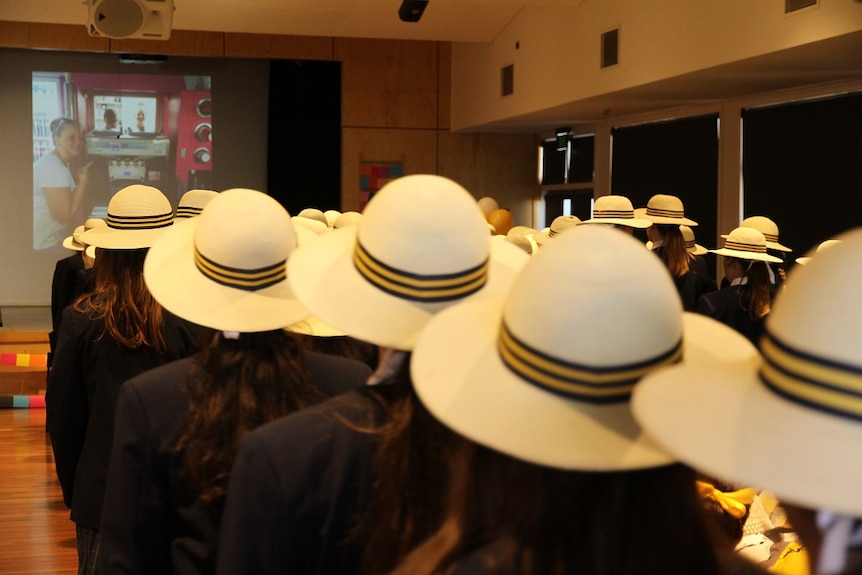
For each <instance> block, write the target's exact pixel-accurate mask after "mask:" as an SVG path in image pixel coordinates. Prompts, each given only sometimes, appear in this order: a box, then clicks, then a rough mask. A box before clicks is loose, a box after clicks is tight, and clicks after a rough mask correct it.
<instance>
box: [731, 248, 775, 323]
mask: <svg viewBox="0 0 862 575" xmlns="http://www.w3.org/2000/svg"><path fill="white" fill-rule="evenodd" d="M739 264H740V265H741V266H742V269H743V272H742V277H747V278H748V281H747V282H746V283H745V284H743V285H740V287H739V291H738V292H737V295H738V296H739V305H740V306H741V307H742V309H744V310H746V311H748V317H750V318H751V319H752V321H756V322H758V321H763V319H764V318H765V317H766V316H767V315H768V314H769V312H770V310H771V309H772V300H773V298H774V297H775V285H774V284H773V283H771V282H770V281H769V270H768V269H767V267H766V266H768V265H769V264H768V263H766V262H757V261H750V260H744V259H740V260H739Z"/></svg>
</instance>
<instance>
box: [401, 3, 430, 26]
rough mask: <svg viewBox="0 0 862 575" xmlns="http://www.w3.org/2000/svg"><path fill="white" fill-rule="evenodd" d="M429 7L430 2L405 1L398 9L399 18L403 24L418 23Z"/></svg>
mask: <svg viewBox="0 0 862 575" xmlns="http://www.w3.org/2000/svg"><path fill="white" fill-rule="evenodd" d="M426 6H428V0H403V1H402V2H401V7H400V8H399V9H398V17H399V18H400V19H401V21H402V22H418V21H419V20H420V19H421V18H422V14H423V13H424V12H425V7H426Z"/></svg>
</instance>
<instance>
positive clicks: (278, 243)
mask: <svg viewBox="0 0 862 575" xmlns="http://www.w3.org/2000/svg"><path fill="white" fill-rule="evenodd" d="M197 220H198V224H197V228H196V230H195V235H194V244H195V251H196V252H198V253H199V254H200V255H201V256H203V257H204V258H206V260H208V261H209V262H212V263H213V264H214V265H216V266H218V267H219V268H224V269H230V270H237V271H238V272H239V273H253V272H254V271H255V270H263V269H269V268H272V267H273V266H284V264H285V262H286V261H287V258H288V256H289V255H290V253H291V252H292V251H293V249H294V248H295V247H296V231H295V230H294V228H293V223H292V222H291V219H290V215H289V214H288V213H287V210H285V209H284V207H282V205H281V204H279V203H278V202H277V201H276V200H274V199H273V198H271V197H270V196H268V195H266V194H264V193H263V192H259V191H256V190H250V189H245V188H234V189H230V190H225V191H223V192H221V193H220V194H218V195H217V196H216V197H214V198H213V199H212V200H211V201H210V202H209V203H208V204H207V207H206V209H204V211H203V212H202V213H201V215H200V216H199V217H198V218H197ZM280 279H284V277H283V274H282V277H281V278H280Z"/></svg>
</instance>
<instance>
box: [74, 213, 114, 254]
mask: <svg viewBox="0 0 862 575" xmlns="http://www.w3.org/2000/svg"><path fill="white" fill-rule="evenodd" d="M107 225H108V224H106V223H105V220H103V219H102V218H87V220H86V221H85V222H84V225H82V226H78V227H76V228H75V231H74V232H72V235H71V236H68V237H66V238H65V239H64V240H63V247H64V248H66V249H67V250H72V251H76V252H82V251H84V249H85V248H86V247H87V244H85V243H83V242H82V241H81V236H83V235H84V232H86V231H87V230H92V229H93V228H98V227H101V228H103V227H105V226H107Z"/></svg>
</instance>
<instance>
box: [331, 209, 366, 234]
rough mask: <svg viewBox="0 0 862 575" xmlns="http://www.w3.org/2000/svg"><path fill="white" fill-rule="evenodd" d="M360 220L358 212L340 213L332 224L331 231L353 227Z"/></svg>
mask: <svg viewBox="0 0 862 575" xmlns="http://www.w3.org/2000/svg"><path fill="white" fill-rule="evenodd" d="M360 220H362V214H361V213H359V212H342V213H341V214H339V216H338V217H337V218H335V221H333V222H332V227H333V229H336V230H337V229H340V228H346V227H349V226H355V225H356V224H358V223H359V222H360Z"/></svg>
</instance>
